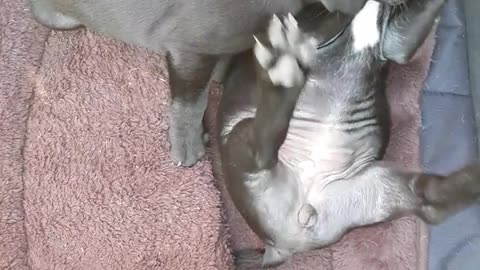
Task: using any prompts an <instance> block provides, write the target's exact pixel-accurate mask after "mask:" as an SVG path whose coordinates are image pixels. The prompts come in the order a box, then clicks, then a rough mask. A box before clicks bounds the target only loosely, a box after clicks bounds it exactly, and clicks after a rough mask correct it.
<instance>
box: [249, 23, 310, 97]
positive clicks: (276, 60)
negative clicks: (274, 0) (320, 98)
mask: <svg viewBox="0 0 480 270" xmlns="http://www.w3.org/2000/svg"><path fill="white" fill-rule="evenodd" d="M282 20H283V21H282ZM282 20H280V18H278V17H277V16H276V15H274V16H273V18H272V20H271V21H270V25H269V27H268V31H267V33H268V42H269V43H270V44H268V45H267V44H262V42H260V40H259V39H257V38H256V37H255V41H256V42H255V47H254V53H255V57H256V59H257V61H258V63H259V64H260V66H261V67H262V68H263V69H265V70H266V71H267V73H268V76H269V78H270V80H271V81H272V83H273V84H274V85H277V86H282V87H286V88H291V87H298V86H303V84H304V83H305V75H306V71H307V70H308V68H310V67H311V65H312V63H313V61H314V59H315V51H316V41H315V39H314V38H313V37H310V36H308V35H306V34H304V33H303V32H302V31H301V29H300V28H299V27H298V23H297V21H296V20H295V18H294V17H293V16H292V15H291V14H289V15H288V16H286V17H284V18H282Z"/></svg>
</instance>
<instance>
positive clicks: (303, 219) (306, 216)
mask: <svg viewBox="0 0 480 270" xmlns="http://www.w3.org/2000/svg"><path fill="white" fill-rule="evenodd" d="M317 216H318V215H317V210H315V208H313V206H312V205H311V204H305V205H303V206H302V208H300V210H299V211H298V223H299V224H300V225H301V226H302V227H305V228H310V227H312V226H313V225H315V223H317Z"/></svg>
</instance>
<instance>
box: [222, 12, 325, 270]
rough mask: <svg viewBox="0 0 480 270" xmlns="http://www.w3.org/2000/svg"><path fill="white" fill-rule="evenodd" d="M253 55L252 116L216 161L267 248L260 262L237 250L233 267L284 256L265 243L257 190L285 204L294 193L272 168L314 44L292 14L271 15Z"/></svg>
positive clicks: (265, 202) (264, 203)
mask: <svg viewBox="0 0 480 270" xmlns="http://www.w3.org/2000/svg"><path fill="white" fill-rule="evenodd" d="M254 54H255V57H256V59H257V62H258V66H257V80H258V81H257V84H256V86H257V94H258V98H257V109H256V112H255V117H254V118H248V119H245V120H242V121H241V122H239V123H238V124H237V125H235V127H234V128H233V130H232V131H231V132H230V134H229V135H228V138H227V140H226V143H225V145H224V148H223V149H222V161H223V166H224V172H225V181H226V185H227V188H228V191H229V193H230V195H231V197H232V200H233V201H234V203H235V205H236V207H237V209H238V210H239V211H240V213H241V214H242V216H243V217H244V218H245V220H246V221H247V223H248V224H249V226H250V228H252V230H253V231H255V233H257V235H258V236H259V237H261V238H262V239H263V240H266V244H267V247H266V252H265V254H264V255H263V260H262V262H259V260H258V259H259V258H260V254H259V253H258V252H256V251H251V252H242V253H241V254H238V255H239V256H237V257H236V264H237V269H258V267H260V265H261V266H263V267H271V266H274V265H279V264H281V263H283V262H284V261H285V260H286V259H287V258H288V256H290V253H288V252H284V251H282V250H278V249H276V248H275V247H273V246H269V243H268V240H269V239H270V240H271V239H272V238H271V237H272V235H268V232H266V231H268V230H264V229H265V218H266V217H265V216H264V214H262V213H264V212H265V211H266V210H265V207H267V208H269V207H271V208H270V211H273V212H275V211H276V210H275V209H274V208H275V207H276V206H273V204H275V202H274V201H273V202H272V201H270V200H271V198H270V199H269V198H267V197H268V196H262V194H264V191H265V190H267V189H268V190H269V192H270V193H272V194H284V195H283V196H285V198H284V200H283V203H285V204H286V205H288V203H289V199H288V198H290V197H293V196H294V195H292V196H290V195H289V192H292V190H294V189H292V188H289V187H288V184H286V183H287V182H288V181H287V180H286V178H288V175H286V173H284V171H282V169H281V168H279V166H277V164H278V151H279V148H280V146H281V145H282V143H283V141H284V140H285V137H286V134H287V131H288V127H289V122H290V118H291V117H292V114H293V111H294V109H295V105H296V103H297V99H298V97H299V94H300V93H301V90H302V89H303V87H304V84H305V79H306V75H307V70H308V68H309V66H310V63H311V61H312V59H313V58H314V56H315V42H314V40H313V39H311V38H310V37H308V36H306V35H304V34H303V33H302V32H301V31H300V29H299V28H298V25H297V22H296V21H295V19H294V18H293V16H291V15H290V16H288V17H287V18H284V21H283V22H282V21H281V20H280V19H279V18H277V17H274V18H273V19H272V21H271V23H270V25H269V28H268V41H265V42H263V43H262V42H261V41H260V40H258V39H257V42H256V45H255V48H254ZM264 195H265V194H264ZM289 196H290V197H289ZM267 211H268V210H267ZM267 223H268V222H267ZM267 226H269V225H267Z"/></svg>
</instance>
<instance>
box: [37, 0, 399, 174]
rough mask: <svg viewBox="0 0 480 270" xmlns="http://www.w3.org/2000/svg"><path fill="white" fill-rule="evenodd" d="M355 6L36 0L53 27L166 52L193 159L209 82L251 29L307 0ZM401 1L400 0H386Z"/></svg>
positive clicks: (174, 145)
mask: <svg viewBox="0 0 480 270" xmlns="http://www.w3.org/2000/svg"><path fill="white" fill-rule="evenodd" d="M315 1H324V2H325V3H328V4H329V8H331V9H332V10H337V9H338V10H342V11H344V12H348V13H355V12H356V11H358V10H359V9H360V8H361V6H362V5H363V4H364V2H365V0H248V1H247V0H203V1H199V0H175V1H168V0H81V1H78V0H30V2H31V9H32V12H33V14H34V15H35V17H36V19H37V20H38V21H39V22H40V23H42V24H44V25H46V26H48V27H51V28H54V29H60V30H67V29H74V28H77V27H80V26H86V27H88V28H90V29H92V30H94V31H97V32H99V33H102V34H104V35H106V36H109V37H113V38H116V39H119V40H122V41H125V42H128V43H131V44H135V45H138V46H142V47H146V48H149V49H152V50H154V51H162V52H167V56H168V57H167V59H168V69H169V76H170V88H171V96H172V104H171V106H170V115H169V118H170V130H169V137H170V143H171V157H172V159H173V160H174V161H175V162H176V163H178V164H181V165H183V166H191V165H193V164H194V163H195V162H196V161H197V160H198V159H199V158H201V157H202V156H203V155H204V153H205V147H204V141H203V125H202V120H203V115H204V112H205V108H206V105H207V93H206V91H205V86H206V85H207V83H208V81H209V80H210V78H211V75H212V71H213V70H214V67H215V65H216V64H217V62H218V61H219V59H220V58H221V57H222V56H224V55H230V54H235V53H238V52H241V51H244V50H246V49H249V48H251V47H252V46H253V39H252V35H253V34H255V33H257V32H258V31H260V30H262V29H263V28H264V27H265V25H266V24H267V22H268V20H269V19H270V18H271V16H272V15H273V14H286V13H288V12H293V13H296V12H298V11H299V10H300V9H301V8H302V7H304V6H305V5H306V4H307V3H309V2H315ZM382 1H387V2H389V1H397V0H382Z"/></svg>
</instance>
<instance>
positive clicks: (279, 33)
mask: <svg viewBox="0 0 480 270" xmlns="http://www.w3.org/2000/svg"><path fill="white" fill-rule="evenodd" d="M268 38H269V40H270V43H271V44H272V46H273V47H274V48H286V43H287V40H286V39H285V35H284V27H283V24H282V21H281V20H280V19H279V18H278V16H277V15H275V14H274V15H273V18H272V21H271V22H270V26H269V27H268Z"/></svg>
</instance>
